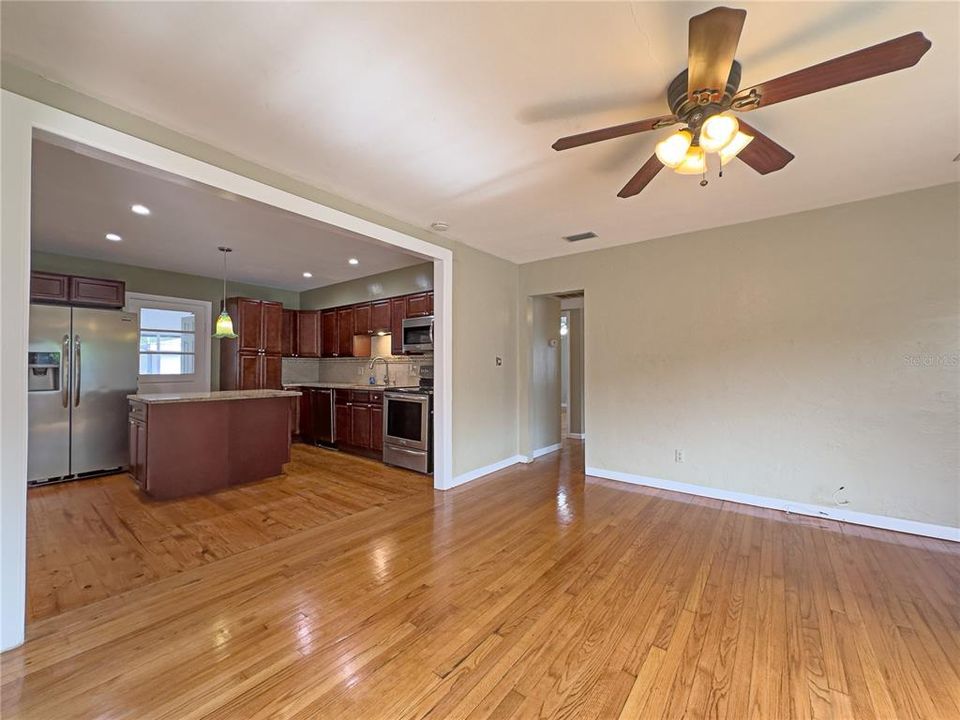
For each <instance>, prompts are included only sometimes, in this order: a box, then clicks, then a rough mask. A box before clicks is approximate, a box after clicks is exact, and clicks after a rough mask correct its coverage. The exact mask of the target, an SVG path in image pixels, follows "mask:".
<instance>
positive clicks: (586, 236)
mask: <svg viewBox="0 0 960 720" xmlns="http://www.w3.org/2000/svg"><path fill="white" fill-rule="evenodd" d="M595 237H597V234H596V233H595V232H583V233H577V234H576V235H564V236H563V239H564V240H566V241H567V242H580V241H581V240H590V239H591V238H595Z"/></svg>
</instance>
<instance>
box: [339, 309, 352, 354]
mask: <svg viewBox="0 0 960 720" xmlns="http://www.w3.org/2000/svg"><path fill="white" fill-rule="evenodd" d="M337 325H338V328H337V336H338V338H339V342H338V343H337V346H338V349H337V357H353V336H354V314H353V308H352V307H348V308H340V309H338V310H337Z"/></svg>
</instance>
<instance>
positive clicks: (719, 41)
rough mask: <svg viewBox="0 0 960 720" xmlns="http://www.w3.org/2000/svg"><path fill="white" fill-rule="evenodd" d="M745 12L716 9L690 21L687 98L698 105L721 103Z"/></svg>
mask: <svg viewBox="0 0 960 720" xmlns="http://www.w3.org/2000/svg"><path fill="white" fill-rule="evenodd" d="M746 18H747V11H746V10H734V9H733V8H727V7H716V8H714V9H713V10H708V11H707V12H705V13H703V14H701V15H695V16H694V17H692V18H690V29H689V39H688V41H687V94H688V95H689V97H690V99H691V100H692V101H694V102H696V103H700V104H705V103H707V102H720V101H721V100H722V99H723V93H724V90H725V88H726V86H727V78H728V77H730V67H731V66H732V65H733V58H734V55H736V53H737V45H738V44H739V43H740V31H741V30H743V22H744V20H746Z"/></svg>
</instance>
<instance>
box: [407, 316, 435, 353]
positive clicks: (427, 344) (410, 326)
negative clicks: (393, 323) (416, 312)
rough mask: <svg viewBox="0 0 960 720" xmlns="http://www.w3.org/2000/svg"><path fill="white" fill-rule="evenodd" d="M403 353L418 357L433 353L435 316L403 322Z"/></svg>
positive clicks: (409, 319)
mask: <svg viewBox="0 0 960 720" xmlns="http://www.w3.org/2000/svg"><path fill="white" fill-rule="evenodd" d="M403 351H404V352H405V353H414V354H417V355H422V354H423V353H432V352H433V315H427V316H426V317H415V318H407V319H405V320H404V321H403Z"/></svg>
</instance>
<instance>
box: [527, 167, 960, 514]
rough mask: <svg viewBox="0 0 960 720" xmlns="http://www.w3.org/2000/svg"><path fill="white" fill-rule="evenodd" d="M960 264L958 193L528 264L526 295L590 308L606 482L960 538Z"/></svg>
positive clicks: (870, 203) (945, 190)
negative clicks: (650, 481) (643, 479)
mask: <svg viewBox="0 0 960 720" xmlns="http://www.w3.org/2000/svg"><path fill="white" fill-rule="evenodd" d="M958 267H960V185H958V184H949V185H942V186H938V187H932V188H927V189H924V190H916V191H913V192H906V193H900V194H897V195H890V196H887V197H881V198H874V199H871V200H864V201H861V202H856V203H849V204H844V205H837V206H834V207H829V208H823V209H820V210H813V211H809V212H804V213H797V214H793V215H784V216H781V217H775V218H770V219H767V220H760V221H756V222H750V223H743V224H740V225H731V226H728V227H719V228H715V229H712V230H707V231H701V232H694V233H687V234H683V235H676V236H673V237H666V238H659V239H656V240H647V241H645V242H638V243H634V244H632V245H624V246H621V247H616V248H610V249H607V250H597V251H595V252H589V253H581V254H578V255H572V256H569V257H563V258H554V259H551V260H543V261H540V262H535V263H529V264H526V265H522V266H521V268H520V273H521V275H520V278H521V286H520V295H521V297H527V296H529V295H539V294H545V293H556V292H562V291H566V290H568V289H570V288H583V290H584V291H585V300H586V302H585V303H584V332H585V348H586V358H585V359H586V368H585V369H586V387H585V391H586V393H585V399H586V427H587V434H588V436H589V437H588V438H587V443H586V451H587V457H586V464H587V467H588V468H596V469H598V470H601V471H608V472H620V473H627V474H631V475H634V476H647V477H652V478H660V479H664V480H672V481H677V482H682V483H688V484H692V485H699V486H706V487H710V488H716V489H720V490H725V491H732V492H739V493H747V494H750V495H756V496H762V497H773V498H779V499H782V500H787V501H792V502H799V503H810V504H814V505H820V506H827V507H835V501H834V492H835V491H836V490H837V488H839V487H840V486H841V485H843V486H845V488H846V490H845V491H844V496H845V498H846V499H847V500H849V504H848V505H845V506H844V507H843V510H844V511H855V512H863V513H870V514H874V515H884V516H888V517H894V518H905V519H908V520H917V521H920V522H927V523H934V524H938V525H944V526H951V527H960V482H958V480H957V478H958V477H960V467H958V459H960V432H958V429H960V416H958V398H960V385H958V377H960V376H958V368H960V277H958ZM521 308H522V306H521ZM520 351H521V353H524V352H529V349H526V348H524V346H523V343H521V348H520ZM521 377H523V376H521ZM529 394H530V393H529V389H528V388H526V387H523V386H522V387H521V388H520V397H521V403H522V401H523V396H524V395H529ZM521 407H522V405H521ZM676 449H682V450H683V451H684V455H685V460H684V462H683V463H676V462H675V457H674V453H675V450H676Z"/></svg>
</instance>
